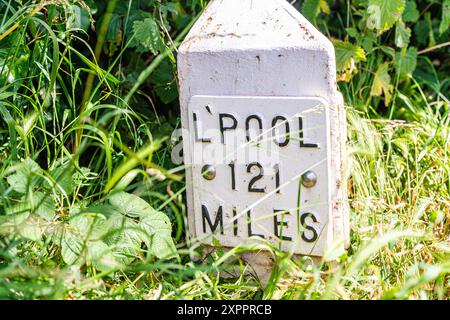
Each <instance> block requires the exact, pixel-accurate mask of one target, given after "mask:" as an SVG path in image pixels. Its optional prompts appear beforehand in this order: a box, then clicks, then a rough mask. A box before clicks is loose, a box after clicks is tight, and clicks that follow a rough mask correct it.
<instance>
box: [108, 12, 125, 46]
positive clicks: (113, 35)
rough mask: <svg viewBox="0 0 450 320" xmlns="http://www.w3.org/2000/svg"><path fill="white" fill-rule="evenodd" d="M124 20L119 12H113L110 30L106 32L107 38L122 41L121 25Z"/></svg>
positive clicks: (111, 40) (112, 40)
mask: <svg viewBox="0 0 450 320" xmlns="http://www.w3.org/2000/svg"><path fill="white" fill-rule="evenodd" d="M121 24H122V20H121V18H120V16H119V15H118V14H115V13H114V14H112V17H111V21H110V22H109V26H108V31H107V32H106V36H105V40H106V41H110V42H116V41H120V39H121V37H120V32H121V30H120V27H121Z"/></svg>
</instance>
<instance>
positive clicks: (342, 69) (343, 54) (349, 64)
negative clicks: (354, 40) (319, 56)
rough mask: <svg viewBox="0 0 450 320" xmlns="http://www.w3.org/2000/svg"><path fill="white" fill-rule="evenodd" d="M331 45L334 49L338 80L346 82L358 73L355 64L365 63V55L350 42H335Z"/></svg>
mask: <svg viewBox="0 0 450 320" xmlns="http://www.w3.org/2000/svg"><path fill="white" fill-rule="evenodd" d="M333 43H334V47H335V49H336V65H337V71H338V79H339V80H340V81H347V82H348V81H350V79H351V78H352V76H353V74H354V73H356V72H357V71H358V68H357V63H358V62H361V61H366V54H365V52H364V50H363V49H362V48H361V47H359V46H356V45H353V44H351V43H350V42H345V41H340V40H335V41H334V42H333Z"/></svg>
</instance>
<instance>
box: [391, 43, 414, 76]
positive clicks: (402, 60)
mask: <svg viewBox="0 0 450 320" xmlns="http://www.w3.org/2000/svg"><path fill="white" fill-rule="evenodd" d="M394 66H395V69H396V71H397V73H399V74H400V76H401V77H405V76H410V75H412V73H413V72H414V71H415V70H416V67H417V49H416V48H414V47H411V48H408V50H407V51H404V50H402V52H397V53H396V54H395V58H394Z"/></svg>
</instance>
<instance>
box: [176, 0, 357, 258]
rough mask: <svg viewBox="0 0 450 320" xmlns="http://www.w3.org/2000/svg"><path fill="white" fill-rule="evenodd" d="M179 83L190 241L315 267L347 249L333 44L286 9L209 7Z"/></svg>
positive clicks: (272, 1)
mask: <svg viewBox="0 0 450 320" xmlns="http://www.w3.org/2000/svg"><path fill="white" fill-rule="evenodd" d="M178 72H179V82H180V103H181V116H182V128H183V152H184V162H185V165H186V174H187V201H188V221H189V233H190V235H191V237H192V239H197V240H199V241H201V242H202V243H205V244H212V243H213V238H215V239H217V240H218V241H219V242H220V243H221V244H222V245H223V246H225V247H234V246H236V245H239V244H243V243H248V242H249V241H257V239H258V238H264V239H266V240H268V241H270V242H272V243H274V244H275V245H277V246H279V247H280V248H281V249H282V250H284V251H291V252H293V253H294V254H299V255H311V256H323V255H324V253H325V252H326V250H327V249H328V248H330V246H333V247H335V246H336V247H339V245H340V246H341V247H342V246H345V245H346V244H348V241H349V227H348V220H349V218H348V210H347V205H346V197H347V195H346V182H345V170H346V169H345V141H346V118H345V110H344V106H343V100H342V96H341V94H339V93H338V92H337V85H336V63H335V53H334V48H333V45H332V44H331V42H330V41H329V40H328V39H327V38H326V37H325V36H323V35H322V34H321V33H320V32H319V31H318V30H316V29H315V28H314V26H312V25H311V24H310V23H309V22H308V21H307V20H306V19H305V18H304V17H303V16H302V15H301V14H300V13H299V12H298V11H297V10H296V9H295V8H293V7H292V6H291V5H290V4H289V3H288V2H287V1H285V0H212V1H211V3H210V4H209V5H208V7H207V8H206V10H205V12H204V13H203V15H202V16H201V17H200V19H199V20H198V22H197V23H196V24H195V26H194V27H193V28H192V30H191V31H190V33H189V34H188V36H187V37H186V39H185V41H184V42H183V44H182V45H181V47H180V49H179V52H178Z"/></svg>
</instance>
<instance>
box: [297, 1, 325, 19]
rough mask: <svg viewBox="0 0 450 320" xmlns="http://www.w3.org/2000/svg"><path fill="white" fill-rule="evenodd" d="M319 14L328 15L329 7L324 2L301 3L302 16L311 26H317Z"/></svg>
mask: <svg viewBox="0 0 450 320" xmlns="http://www.w3.org/2000/svg"><path fill="white" fill-rule="evenodd" d="M320 12H324V13H326V14H329V13H330V7H329V6H328V3H327V1H326V0H305V1H304V2H303V7H302V14H303V15H304V16H305V18H306V19H308V20H309V21H310V22H311V23H312V24H314V25H316V24H317V22H316V20H317V16H318V15H319V14H320Z"/></svg>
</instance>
